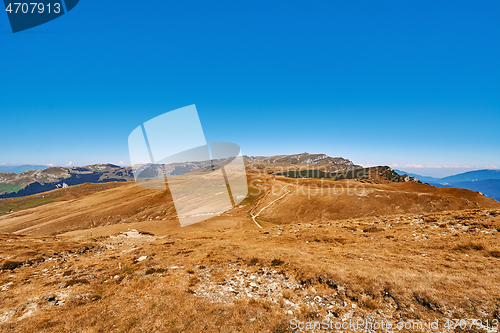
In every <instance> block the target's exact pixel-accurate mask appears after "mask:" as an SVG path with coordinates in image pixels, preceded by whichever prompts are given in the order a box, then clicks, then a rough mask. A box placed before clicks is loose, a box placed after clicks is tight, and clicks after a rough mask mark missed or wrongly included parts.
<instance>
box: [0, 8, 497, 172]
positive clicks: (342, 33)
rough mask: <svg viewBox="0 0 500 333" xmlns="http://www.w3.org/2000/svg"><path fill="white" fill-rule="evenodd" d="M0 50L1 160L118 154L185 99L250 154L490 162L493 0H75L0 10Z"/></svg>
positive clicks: (86, 159)
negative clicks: (39, 9) (35, 22)
mask: <svg viewBox="0 0 500 333" xmlns="http://www.w3.org/2000/svg"><path fill="white" fill-rule="evenodd" d="M0 51H1V52H0V61H1V65H2V67H1V71H0V115H1V118H0V119H1V122H2V127H1V130H0V164H1V163H10V164H27V163H29V164H49V163H50V164H55V165H65V164H69V162H70V161H71V162H72V164H73V165H85V164H91V163H106V162H110V163H119V162H120V161H124V163H128V162H129V159H128V148H127V138H128V135H129V134H130V132H131V131H132V130H133V129H134V128H135V127H137V126H138V125H140V124H141V123H143V122H145V121H147V120H149V119H151V118H153V117H155V116H157V115H159V114H162V113H164V112H167V111H169V110H173V109H176V108H179V107H183V106H186V105H190V104H196V106H197V108H198V112H199V115H200V119H201V121H202V125H203V127H204V130H205V135H206V138H207V141H230V142H234V143H237V144H239V145H240V146H241V147H242V150H243V153H244V154H248V155H274V154H292V153H299V152H304V151H307V152H311V153H326V154H328V155H331V156H343V157H346V158H349V159H351V160H353V161H354V162H355V163H358V164H364V165H368V164H370V165H380V164H383V165H398V167H399V168H403V169H404V166H406V165H413V164H414V165H418V166H420V165H421V166H423V167H425V168H423V169H426V172H424V173H427V174H432V172H434V171H432V170H434V169H428V170H427V167H428V166H441V167H443V166H461V167H464V166H469V167H470V168H486V167H492V166H497V167H500V131H499V125H500V60H499V59H500V2H499V1H497V0H492V1H400V0H398V1H355V2H352V1H331V0H329V1H312V2H306V1H245V2H244V1H234V0H233V1H175V2H173V1H148V2H137V1H127V0H123V1H88V0H86V1H81V2H80V3H79V4H78V6H77V7H75V8H74V9H73V10H72V11H71V12H69V13H68V14H66V15H64V16H62V17H61V18H59V19H56V20H54V21H52V22H49V23H47V24H44V25H42V26H40V27H37V28H34V29H31V30H28V31H26V32H21V33H17V34H12V33H11V31H10V26H9V25H8V19H7V15H6V13H4V12H2V13H0ZM406 169H408V168H406ZM423 169H422V170H423ZM440 169H443V168H440ZM448 169H449V170H450V171H449V172H448V171H447V172H448V174H453V173H457V172H454V170H455V169H456V170H458V168H455V169H453V168H447V169H446V170H448ZM408 170H410V171H412V172H416V173H419V172H418V171H419V170H418V168H410V169H408ZM436 170H437V169H436ZM427 171H428V172H427ZM440 172H442V171H440Z"/></svg>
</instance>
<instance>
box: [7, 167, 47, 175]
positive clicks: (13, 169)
mask: <svg viewBox="0 0 500 333" xmlns="http://www.w3.org/2000/svg"><path fill="white" fill-rule="evenodd" d="M48 167H49V166H48V165H0V172H13V173H21V172H24V171H29V170H39V169H47V168H48Z"/></svg>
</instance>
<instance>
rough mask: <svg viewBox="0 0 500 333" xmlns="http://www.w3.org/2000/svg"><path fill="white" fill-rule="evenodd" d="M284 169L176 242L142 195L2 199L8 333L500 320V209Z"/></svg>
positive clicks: (485, 202)
mask: <svg viewBox="0 0 500 333" xmlns="http://www.w3.org/2000/svg"><path fill="white" fill-rule="evenodd" d="M284 165H291V163H287V164H285V163H283V164H274V163H268V164H262V163H261V162H259V163H255V164H253V163H249V164H248V169H247V175H248V184H249V195H248V197H247V198H246V199H245V200H244V201H243V202H242V203H241V204H240V205H238V206H237V207H235V208H233V209H232V210H229V211H226V212H224V213H221V214H219V216H216V217H214V218H211V219H208V220H206V221H205V222H200V223H196V224H193V225H190V226H187V227H183V228H181V227H180V226H179V222H178V219H177V217H176V211H175V207H174V204H173V202H172V198H171V196H170V192H169V190H168V189H167V190H147V189H144V188H141V187H138V186H137V185H136V184H135V182H108V183H104V184H92V183H87V184H81V185H75V186H70V187H65V188H59V189H55V190H52V191H49V192H44V193H41V194H37V195H32V196H28V197H20V198H6V199H0V242H1V243H2V247H0V297H1V299H2V302H0V313H1V314H0V332H11V331H16V332H33V331H49V332H59V331H61V332H62V331H71V332H73V331H78V328H81V327H85V328H86V331H88V332H108V331H166V332H180V331H185V332H199V331H200V330H202V331H203V332H220V331H221V329H220V328H221V327H224V328H225V329H227V331H228V332H233V331H238V332H239V331H242V332H268V331H271V332H291V330H290V320H292V319H295V320H300V321H313V320H318V319H320V320H324V319H326V320H331V321H332V323H335V322H339V323H341V322H342V321H348V320H349V319H352V318H355V319H358V318H365V319H368V318H371V320H378V321H382V320H385V321H390V322H391V323H392V324H393V325H396V324H397V322H413V321H415V320H417V319H419V320H423V321H427V322H428V321H429V320H436V319H437V320H440V322H441V329H440V332H453V331H455V329H454V327H453V326H451V328H444V327H442V325H444V324H445V322H446V321H451V322H452V319H453V318H464V317H466V318H469V317H470V318H478V319H481V320H482V322H485V321H486V320H489V322H491V321H492V320H494V319H500V313H499V310H500V302H499V299H500V289H499V286H498V283H496V282H497V279H496V277H497V276H498V274H500V271H499V267H500V265H499V264H500V241H499V240H500V237H498V236H499V230H500V203H498V202H497V201H495V200H492V199H489V198H487V197H485V196H483V195H481V194H479V193H478V192H474V191H470V190H465V189H455V188H437V187H433V186H431V185H428V184H423V183H420V182H418V181H416V180H414V179H411V178H410V177H409V176H398V177H397V178H396V179H397V181H396V179H395V178H394V177H395V175H394V171H393V170H392V169H390V168H388V167H379V168H373V169H367V170H364V169H359V168H356V167H351V169H349V168H348V167H346V169H343V170H344V171H343V172H342V173H341V174H342V175H344V174H345V177H340V178H339V179H337V180H332V179H321V178H289V177H285V176H279V175H276V174H273V172H275V171H277V170H281V169H282V167H283V166H284ZM327 165H328V164H323V163H318V164H316V166H318V167H321V166H327ZM294 166H295V167H298V168H302V167H303V168H306V169H307V170H309V169H308V168H310V166H311V164H306V165H303V164H299V165H294ZM353 170H358V171H359V170H361V171H363V173H361V174H358V173H357V172H354V173H353ZM359 175H361V176H362V177H361V178H355V177H354V176H359ZM351 176H352V177H354V178H352V177H351ZM351 178H352V179H351ZM2 214H3V216H2ZM91 226H92V227H91ZM173 282H174V283H173ZM477 328H478V330H479V331H481V330H482V329H484V328H485V327H484V326H478V327H477Z"/></svg>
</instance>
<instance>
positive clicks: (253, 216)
mask: <svg viewBox="0 0 500 333" xmlns="http://www.w3.org/2000/svg"><path fill="white" fill-rule="evenodd" d="M290 185H292V184H288V185H285V186H283V187H282V188H281V190H282V191H283V190H285V193H284V194H283V195H281V196H280V197H279V198H277V199H275V200H273V201H271V202H270V203H268V204H267V205H266V206H265V207H264V208H262V209H261V210H260V211H259V212H258V213H257V214H255V215H253V214H252V213H250V215H251V216H252V220H253V221H254V222H255V224H257V226H258V227H259V228H261V229H262V226H261V225H260V224H259V223H258V222H257V221H256V220H255V219H256V218H257V217H258V216H259V215H260V213H262V211H264V209H266V208H267V207H269V206H271V205H272V204H273V203H275V202H276V201H278V200H280V199H281V198H283V197H284V196H285V195H287V194H288V193H290V191H289V190H288V189H286V187H288V186H290Z"/></svg>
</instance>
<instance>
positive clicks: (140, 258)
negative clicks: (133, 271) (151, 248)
mask: <svg viewBox="0 0 500 333" xmlns="http://www.w3.org/2000/svg"><path fill="white" fill-rule="evenodd" d="M147 258H148V256H142V257H139V259H137V261H138V262H139V261H143V260H146V259H147Z"/></svg>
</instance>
